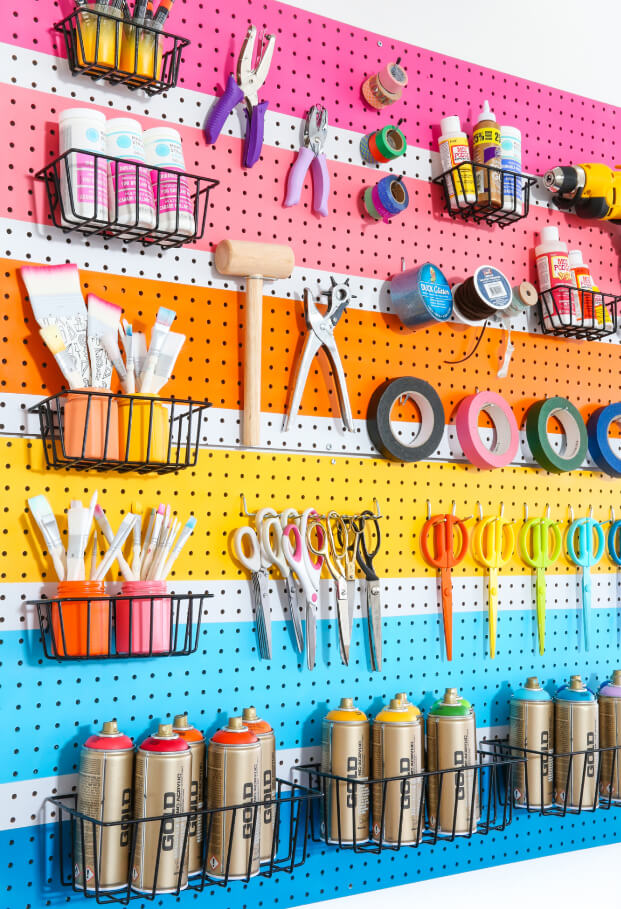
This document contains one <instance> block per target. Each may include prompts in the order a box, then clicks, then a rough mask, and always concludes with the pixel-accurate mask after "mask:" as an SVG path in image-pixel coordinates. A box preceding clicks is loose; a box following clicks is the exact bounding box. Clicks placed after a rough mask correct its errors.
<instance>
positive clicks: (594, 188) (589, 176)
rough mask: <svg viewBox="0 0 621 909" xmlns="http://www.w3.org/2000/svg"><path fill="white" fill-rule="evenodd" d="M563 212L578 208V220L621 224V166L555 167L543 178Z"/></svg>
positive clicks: (586, 165)
mask: <svg viewBox="0 0 621 909" xmlns="http://www.w3.org/2000/svg"><path fill="white" fill-rule="evenodd" d="M543 182H544V185H545V187H546V188H547V189H549V190H550V192H551V193H553V194H554V204H555V205H556V206H557V207H558V208H560V209H564V210H566V209H569V208H572V207H573V208H575V210H576V214H577V215H578V217H579V218H599V219H600V220H603V221H614V222H616V223H618V224H619V223H621V165H620V166H618V167H615V168H610V167H608V165H606V164H574V165H571V166H569V167H553V168H552V170H549V171H548V172H547V174H545V176H544V178H543Z"/></svg>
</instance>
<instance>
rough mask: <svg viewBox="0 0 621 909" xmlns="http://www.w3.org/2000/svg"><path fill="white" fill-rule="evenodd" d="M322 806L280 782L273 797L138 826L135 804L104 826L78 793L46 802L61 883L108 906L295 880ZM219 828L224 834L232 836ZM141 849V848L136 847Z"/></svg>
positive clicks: (307, 792) (313, 795)
mask: <svg viewBox="0 0 621 909" xmlns="http://www.w3.org/2000/svg"><path fill="white" fill-rule="evenodd" d="M320 800H321V793H319V792H316V791H313V790H311V789H308V788H307V787H305V786H300V785H298V784H297V783H291V782H288V781H286V780H281V779H278V780H277V781H276V795H275V798H273V799H264V800H262V801H248V802H245V803H244V804H238V805H231V806H229V807H226V808H211V809H209V808H204V809H201V810H199V811H190V812H182V813H179V814H177V813H175V814H173V812H172V811H171V813H169V814H163V815H158V816H155V817H151V818H144V819H139V820H136V819H133V818H132V817H131V813H132V812H131V805H128V806H127V807H128V810H127V816H126V818H124V819H123V820H114V821H101V820H96V819H95V818H91V817H87V816H86V815H84V814H83V813H82V812H80V811H78V810H77V795H76V794H71V795H59V796H54V797H52V798H48V799H47V801H48V802H50V803H51V804H52V805H53V807H54V809H55V810H56V812H57V816H56V830H57V832H58V846H57V853H58V860H59V873H60V881H61V883H62V885H63V886H65V887H68V888H70V889H71V890H73V891H74V892H76V893H80V894H82V895H83V896H85V897H87V898H91V899H95V901H96V902H97V903H99V904H104V905H105V904H108V903H116V904H120V905H127V904H128V903H129V902H130V901H131V900H136V899H142V900H154V899H155V898H156V897H157V896H158V895H160V894H162V893H168V894H179V893H180V892H181V891H182V890H184V889H188V890H196V891H198V892H201V891H203V890H206V889H208V888H214V887H230V886H234V885H235V882H246V883H247V882H248V881H249V880H250V879H251V878H252V877H257V876H260V877H272V876H273V875H275V874H277V873H279V872H284V873H285V874H291V873H292V872H293V870H294V868H297V867H299V866H300V865H303V864H304V862H305V861H306V857H307V850H308V823H309V816H310V810H309V809H310V805H311V804H312V803H313V802H316V801H320ZM265 811H270V813H271V816H272V818H273V824H272V833H271V836H270V842H269V844H268V848H267V849H266V846H265V843H264V842H263V841H262V842H261V846H260V852H261V855H262V856H264V858H263V859H262V860H261V863H260V864H259V862H258V861H257V858H258V852H259V838H260V837H261V839H262V838H263V836H264V834H263V832H261V833H260V831H261V830H262V828H261V816H262V814H263V813H264V812H265ZM264 829H265V828H263V830H264ZM218 830H220V831H221V830H224V831H225V835H224V836H222V835H220V833H219V832H218ZM196 836H198V837H200V839H201V840H202V842H198V841H197V842H196V843H193V844H192V848H193V849H195V850H197V853H198V855H199V863H198V870H197V869H196V868H195V869H194V873H193V874H192V875H191V876H189V877H188V876H187V874H186V872H185V871H184V865H185V864H186V862H187V858H188V852H189V850H190V848H191V846H190V844H191V841H192V838H193V837H196ZM216 840H218V842H217V843H216ZM137 845H138V847H142V848H141V849H140V848H138V849H137ZM216 847H217V848H216ZM173 850H176V855H177V860H176V868H175V869H173V870H172V872H171V869H170V863H169V862H168V861H166V860H165V856H166V855H167V853H168V854H170V853H171V851H173ZM240 850H241V851H242V856H241V858H240ZM214 852H217V859H216V858H215V856H214ZM139 853H140V854H139ZM119 856H121V858H120V861H119ZM246 856H247V859H246ZM265 856H268V857H267V858H265ZM112 859H114V861H113V860H112ZM147 861H148V864H149V869H150V871H149V873H148V874H145V872H144V871H143V872H142V877H143V878H144V877H147V878H148V880H146V881H145V880H144V879H143V880H142V881H141V880H140V878H139V876H138V875H137V874H136V866H137V864H138V863H139V862H144V863H146V862H147ZM236 865H237V866H238V867H235V866H236ZM239 866H241V867H239ZM216 872H217V873H216ZM238 872H239V873H238ZM138 887H140V889H138Z"/></svg>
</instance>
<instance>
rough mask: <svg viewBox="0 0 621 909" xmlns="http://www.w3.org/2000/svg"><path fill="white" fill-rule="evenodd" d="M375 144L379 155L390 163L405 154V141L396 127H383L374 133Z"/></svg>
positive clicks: (406, 144) (406, 145)
mask: <svg viewBox="0 0 621 909" xmlns="http://www.w3.org/2000/svg"><path fill="white" fill-rule="evenodd" d="M375 143H376V145H377V150H378V152H379V153H380V155H383V156H384V158H388V160H389V161H392V160H393V158H398V157H399V156H400V155H403V154H405V151H406V149H407V147H408V143H407V140H406V138H405V136H404V135H403V133H402V132H401V130H400V129H399V127H398V126H385V127H384V128H383V129H378V131H377V132H376V133H375Z"/></svg>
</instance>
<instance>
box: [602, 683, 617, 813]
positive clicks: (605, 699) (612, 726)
mask: <svg viewBox="0 0 621 909" xmlns="http://www.w3.org/2000/svg"><path fill="white" fill-rule="evenodd" d="M598 701H599V742H600V745H601V747H602V748H615V749H617V750H616V751H602V752H601V757H600V760H601V762H602V766H601V772H600V778H599V791H600V794H601V795H602V796H603V797H605V798H606V800H608V799H612V800H613V801H615V802H619V801H621V763H620V762H621V669H615V671H614V672H613V674H612V679H611V680H610V681H609V682H604V684H603V685H602V686H601V688H600V689H599V696H598Z"/></svg>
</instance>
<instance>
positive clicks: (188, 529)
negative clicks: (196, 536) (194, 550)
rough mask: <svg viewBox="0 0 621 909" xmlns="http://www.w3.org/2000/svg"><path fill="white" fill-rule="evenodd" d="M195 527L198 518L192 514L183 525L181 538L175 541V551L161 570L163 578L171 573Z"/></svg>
mask: <svg viewBox="0 0 621 909" xmlns="http://www.w3.org/2000/svg"><path fill="white" fill-rule="evenodd" d="M195 527H196V518H195V517H194V516H192V517H190V518H188V520H187V521H186V523H185V525H184V527H183V530H182V531H181V533H180V534H179V539H178V540H177V542H176V543H175V546H174V549H173V551H172V552H171V553H170V555H169V556H168V558H167V560H166V563H165V565H164V567H163V569H162V570H161V571H160V577H161V579H162V580H165V579H166V578H167V577H168V575H169V574H170V572H171V570H172V567H173V565H174V564H175V562H176V561H177V558H178V557H179V553H180V552H181V550H182V549H183V547H184V546H185V544H186V543H187V541H188V540H189V538H190V537H191V535H192V533H193V532H194V528H195Z"/></svg>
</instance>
